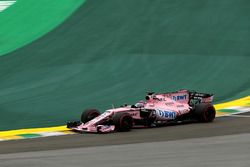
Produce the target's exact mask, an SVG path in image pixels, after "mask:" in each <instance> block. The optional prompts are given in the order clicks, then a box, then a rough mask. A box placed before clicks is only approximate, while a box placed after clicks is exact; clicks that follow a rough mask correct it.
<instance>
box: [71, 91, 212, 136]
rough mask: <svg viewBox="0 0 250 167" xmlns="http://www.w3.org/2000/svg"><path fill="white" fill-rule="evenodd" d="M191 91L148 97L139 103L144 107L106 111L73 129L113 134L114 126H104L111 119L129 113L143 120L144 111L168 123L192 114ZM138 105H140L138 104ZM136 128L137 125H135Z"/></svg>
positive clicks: (210, 99)
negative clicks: (152, 113) (121, 113)
mask: <svg viewBox="0 0 250 167" xmlns="http://www.w3.org/2000/svg"><path fill="white" fill-rule="evenodd" d="M189 95H190V94H189V91H188V90H180V91H178V92H173V93H161V94H152V95H148V96H147V100H146V101H145V102H141V101H140V102H139V103H140V104H141V105H142V106H143V107H139V108H134V107H131V106H130V105H128V106H125V107H120V108H114V109H109V110H106V112H104V113H102V114H101V115H99V116H98V117H96V118H94V119H92V120H90V121H89V122H87V123H85V124H84V123H82V124H81V125H79V126H77V127H73V128H72V129H73V130H75V131H79V132H102V133H107V132H112V131H115V126H114V125H102V123H103V122H105V121H106V120H108V119H111V118H112V117H113V116H114V115H115V114H116V113H119V112H126V113H129V114H130V115H131V116H132V117H133V119H134V120H140V119H143V118H142V117H141V116H140V111H141V110H142V109H143V110H154V111H155V112H154V116H155V118H156V119H155V121H157V122H162V123H166V122H168V121H171V120H173V119H175V118H176V117H179V116H181V115H183V114H187V113H189V112H190V110H191V109H192V107H191V106H190V105H189V100H190V97H189ZM212 100H213V96H211V97H208V98H201V101H203V102H212ZM137 104H138V103H137ZM134 127H136V125H134Z"/></svg>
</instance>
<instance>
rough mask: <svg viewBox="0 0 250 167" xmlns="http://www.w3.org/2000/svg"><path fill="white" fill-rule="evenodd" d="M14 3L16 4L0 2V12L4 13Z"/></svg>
mask: <svg viewBox="0 0 250 167" xmlns="http://www.w3.org/2000/svg"><path fill="white" fill-rule="evenodd" d="M14 3H16V1H0V12H2V11H4V10H5V9H7V8H8V7H10V6H11V5H13V4H14Z"/></svg>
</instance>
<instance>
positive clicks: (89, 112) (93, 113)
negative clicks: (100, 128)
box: [81, 109, 100, 123]
mask: <svg viewBox="0 0 250 167" xmlns="http://www.w3.org/2000/svg"><path fill="white" fill-rule="evenodd" d="M99 115H100V112H99V111H98V110H97V109H86V110H85V111H83V113H82V116H81V121H82V123H86V122H89V121H90V120H92V119H94V118H95V117H97V116H99Z"/></svg>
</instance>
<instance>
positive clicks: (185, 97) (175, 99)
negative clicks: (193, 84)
mask: <svg viewBox="0 0 250 167" xmlns="http://www.w3.org/2000/svg"><path fill="white" fill-rule="evenodd" d="M172 99H173V100H174V101H178V100H186V99H187V95H179V96H173V97H172Z"/></svg>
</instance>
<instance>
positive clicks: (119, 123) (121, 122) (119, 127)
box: [113, 113, 133, 132]
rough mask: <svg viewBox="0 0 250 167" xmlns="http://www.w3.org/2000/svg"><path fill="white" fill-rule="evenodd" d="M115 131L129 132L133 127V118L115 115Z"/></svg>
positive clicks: (121, 114) (127, 115)
mask: <svg viewBox="0 0 250 167" xmlns="http://www.w3.org/2000/svg"><path fill="white" fill-rule="evenodd" d="M113 123H114V125H115V130H116V131H118V132H126V131H129V130H130V129H131V128H132V126H133V118H132V117H131V115H129V114H128V113H116V114H115V115H114V117H113Z"/></svg>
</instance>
